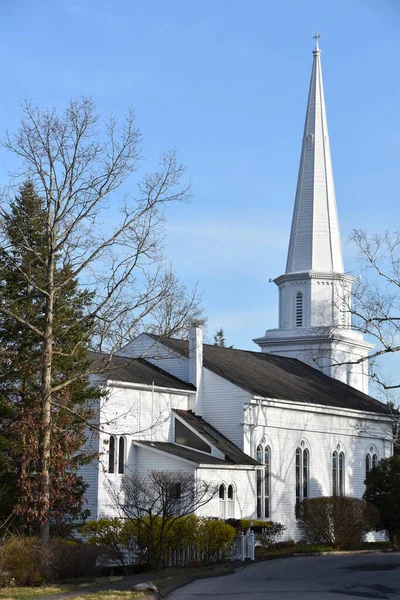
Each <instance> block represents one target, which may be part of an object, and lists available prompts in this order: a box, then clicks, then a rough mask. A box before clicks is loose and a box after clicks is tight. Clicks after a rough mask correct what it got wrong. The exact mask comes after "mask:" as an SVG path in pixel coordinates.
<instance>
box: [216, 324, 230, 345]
mask: <svg viewBox="0 0 400 600" xmlns="http://www.w3.org/2000/svg"><path fill="white" fill-rule="evenodd" d="M213 345H214V346H220V347H221V348H227V347H228V348H233V344H232V345H231V346H227V345H226V340H225V332H224V328H223V327H221V328H220V329H218V331H216V333H215V335H214V344H213Z"/></svg>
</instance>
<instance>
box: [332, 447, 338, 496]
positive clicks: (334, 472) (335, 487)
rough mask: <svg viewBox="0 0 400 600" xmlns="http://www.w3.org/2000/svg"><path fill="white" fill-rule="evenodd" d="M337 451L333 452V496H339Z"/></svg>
mask: <svg viewBox="0 0 400 600" xmlns="http://www.w3.org/2000/svg"><path fill="white" fill-rule="evenodd" d="M337 493H338V491H337V452H334V453H333V454H332V496H337Z"/></svg>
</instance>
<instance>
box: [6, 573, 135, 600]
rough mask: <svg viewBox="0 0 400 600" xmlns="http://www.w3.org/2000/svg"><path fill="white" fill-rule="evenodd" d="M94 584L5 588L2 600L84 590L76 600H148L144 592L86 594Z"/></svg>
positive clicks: (103, 579)
mask: <svg viewBox="0 0 400 600" xmlns="http://www.w3.org/2000/svg"><path fill="white" fill-rule="evenodd" d="M113 579H114V580H118V579H121V578H120V577H114V578H113ZM109 582H110V578H108V577H104V578H102V577H100V578H99V579H97V580H96V583H97V584H99V583H109ZM93 585H94V582H92V583H84V584H80V585H73V584H71V585H66V584H64V585H45V586H40V587H5V588H0V600H33V599H34V598H40V597H44V596H52V595H53V594H62V593H66V592H75V591H79V590H82V596H74V600H120V599H121V598H125V600H140V599H141V598H146V594H144V593H143V592H122V591H121V592H119V591H114V590H110V591H106V592H96V593H91V594H85V591H84V590H85V587H91V586H93Z"/></svg>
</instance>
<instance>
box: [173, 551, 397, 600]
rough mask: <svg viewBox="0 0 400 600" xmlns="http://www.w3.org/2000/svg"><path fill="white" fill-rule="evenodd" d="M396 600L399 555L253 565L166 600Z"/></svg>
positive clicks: (189, 587)
mask: <svg viewBox="0 0 400 600" xmlns="http://www.w3.org/2000/svg"><path fill="white" fill-rule="evenodd" d="M228 598H229V600H244V599H246V600H247V599H248V600H345V599H349V600H354V598H372V599H374V598H376V599H379V600H386V599H387V600H400V553H390V554H386V553H384V554H373V555H371V554H368V555H351V556H350V555H345V556H344V555H342V556H312V557H311V556H306V557H293V558H287V559H281V560H272V561H266V562H260V563H256V564H254V565H250V566H247V567H245V568H243V569H240V570H238V571H236V572H235V573H234V574H233V575H228V576H225V577H218V578H214V579H202V580H199V581H194V582H193V583H190V584H189V585H187V586H185V587H183V588H180V589H178V590H175V592H172V593H171V594H170V595H169V596H168V600H200V599H201V600H206V599H208V600H221V599H228Z"/></svg>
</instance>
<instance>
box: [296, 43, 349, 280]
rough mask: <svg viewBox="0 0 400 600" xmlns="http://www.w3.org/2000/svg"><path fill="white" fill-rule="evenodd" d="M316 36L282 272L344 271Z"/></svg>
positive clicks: (319, 52)
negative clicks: (292, 209) (286, 254)
mask: <svg viewBox="0 0 400 600" xmlns="http://www.w3.org/2000/svg"><path fill="white" fill-rule="evenodd" d="M320 37H321V35H320V34H319V33H318V31H317V33H316V34H315V36H314V38H315V48H314V50H313V66H312V72H311V82H310V91H309V95H308V104H307V113H306V122H305V126H304V135H303V143H302V148H301V157H300V168H299V176H298V180H297V189H296V201H295V206H294V212H293V220H292V229H291V233H290V241H289V251H288V258H287V264H286V273H296V272H299V271H318V272H323V273H331V272H336V273H343V259H342V249H341V243H340V234H339V224H338V216H337V210H336V199H335V187H334V183H333V172H332V163H331V152H330V147H329V137H328V125H327V120H326V110H325V100H324V90H323V85H322V71H321V50H320V49H319V45H318V40H319V38H320Z"/></svg>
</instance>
